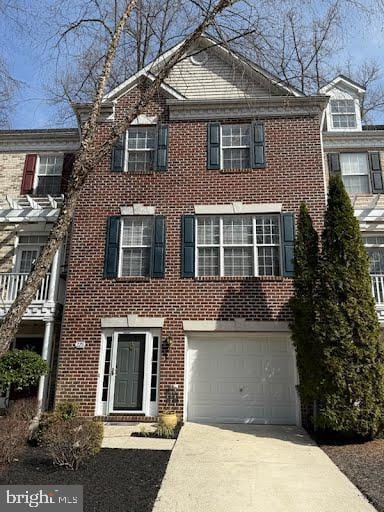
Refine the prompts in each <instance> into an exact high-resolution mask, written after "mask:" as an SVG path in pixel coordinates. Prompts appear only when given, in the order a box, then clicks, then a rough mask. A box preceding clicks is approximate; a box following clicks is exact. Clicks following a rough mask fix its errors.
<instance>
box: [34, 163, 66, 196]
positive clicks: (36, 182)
mask: <svg viewBox="0 0 384 512" xmlns="http://www.w3.org/2000/svg"><path fill="white" fill-rule="evenodd" d="M50 156H54V157H56V158H58V157H60V158H61V172H60V173H57V174H39V170H40V159H41V157H50ZM63 166H64V153H40V154H38V155H37V159H36V169H35V176H34V178H33V194H34V195H35V194H36V192H37V187H38V185H39V177H40V176H41V177H45V176H48V177H55V176H56V177H57V176H60V177H62V176H63Z"/></svg>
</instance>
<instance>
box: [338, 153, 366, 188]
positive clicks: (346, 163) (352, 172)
mask: <svg viewBox="0 0 384 512" xmlns="http://www.w3.org/2000/svg"><path fill="white" fill-rule="evenodd" d="M340 167H341V175H342V178H343V182H344V185H345V188H346V190H347V192H348V193H350V194H368V193H369V192H370V186H369V163H368V155H367V153H340Z"/></svg>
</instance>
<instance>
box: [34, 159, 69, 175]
mask: <svg viewBox="0 0 384 512" xmlns="http://www.w3.org/2000/svg"><path fill="white" fill-rule="evenodd" d="M62 170H63V157H62V156H61V155H41V156H40V157H39V168H38V172H37V174H38V175H39V176H55V175H56V176H57V175H58V176H61V173H62Z"/></svg>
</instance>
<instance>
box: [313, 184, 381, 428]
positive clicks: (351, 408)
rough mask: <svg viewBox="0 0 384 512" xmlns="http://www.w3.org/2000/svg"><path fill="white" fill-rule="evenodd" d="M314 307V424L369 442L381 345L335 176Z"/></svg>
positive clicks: (357, 239) (360, 255) (363, 265)
mask: <svg viewBox="0 0 384 512" xmlns="http://www.w3.org/2000/svg"><path fill="white" fill-rule="evenodd" d="M314 305H315V326H314V333H315V337H316V341H317V347H318V356H317V363H318V365H319V371H320V374H321V380H320V383H319V390H318V415H317V425H318V426H319V427H320V428H322V429H325V430H330V431H333V432H339V433H341V434H342V435H346V436H359V437H368V438H373V437H375V436H377V435H378V433H379V432H380V431H381V430H382V428H383V411H384V343H383V337H382V334H381V332H380V324H379V321H378V318H377V313H376V308H375V302H374V298H373V296H372V289H371V280H370V275H369V258H368V255H367V252H366V250H365V248H364V245H363V242H362V239H361V232H360V226H359V222H358V220H357V219H356V217H355V216H354V211H353V207H352V204H351V201H350V199H349V197H348V194H347V193H346V191H345V189H344V185H343V183H342V181H341V179H340V178H339V177H332V178H331V180H330V184H329V195H328V207H327V211H326V215H325V221H324V232H323V238H322V255H321V258H320V264H319V271H318V278H317V281H316V287H315V293H314Z"/></svg>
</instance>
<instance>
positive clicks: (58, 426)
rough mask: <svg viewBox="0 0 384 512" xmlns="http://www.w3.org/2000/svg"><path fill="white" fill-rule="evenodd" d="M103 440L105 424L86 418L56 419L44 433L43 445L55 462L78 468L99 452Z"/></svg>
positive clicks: (69, 467)
mask: <svg viewBox="0 0 384 512" xmlns="http://www.w3.org/2000/svg"><path fill="white" fill-rule="evenodd" d="M102 440H103V424H102V423H101V422H96V421H92V420H87V419H84V418H70V419H68V420H63V419H57V417H56V419H55V420H53V421H50V422H48V425H47V426H46V428H45V430H44V431H43V434H42V445H43V446H45V447H46V448H47V450H48V453H49V454H50V456H51V458H52V460H53V463H54V464H56V465H58V466H63V467H66V468H68V469H72V470H76V469H78V468H79V466H80V465H81V464H83V463H84V462H85V461H86V460H87V459H89V458H90V457H92V456H93V455H95V454H96V453H98V452H99V450H100V448H101V443H102Z"/></svg>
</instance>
